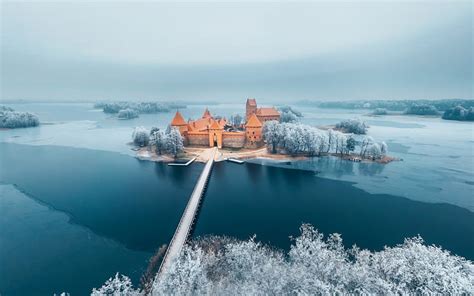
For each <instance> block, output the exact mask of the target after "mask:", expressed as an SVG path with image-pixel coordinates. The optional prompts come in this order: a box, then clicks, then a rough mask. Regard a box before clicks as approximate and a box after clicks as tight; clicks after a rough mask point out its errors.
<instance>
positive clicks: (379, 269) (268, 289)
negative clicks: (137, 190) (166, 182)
mask: <svg viewBox="0 0 474 296" xmlns="http://www.w3.org/2000/svg"><path fill="white" fill-rule="evenodd" d="M472 293H474V264H473V263H472V262H471V261H469V260H466V259H464V258H462V257H459V256H455V255H452V254H450V253H449V252H448V251H445V250H443V249H441V248H440V247H437V246H433V245H431V246H429V245H425V244H424V242H423V240H422V239H421V238H420V237H414V238H408V239H405V241H404V243H403V244H400V245H397V246H394V247H385V248H384V249H383V250H381V251H374V252H372V251H369V250H361V249H359V248H357V247H356V246H354V247H353V248H351V249H346V248H345V247H344V245H343V243H342V237H341V236H340V235H339V234H332V235H329V236H328V237H327V238H325V237H324V235H323V234H322V233H320V232H318V231H317V230H316V229H314V228H313V227H312V226H311V225H303V226H302V227H301V235H300V236H298V237H297V238H296V239H295V240H294V243H293V245H292V246H291V248H290V251H289V252H288V253H287V254H283V252H282V251H278V250H275V249H272V248H269V247H267V246H265V245H263V244H261V243H259V242H257V241H255V239H254V238H252V239H250V240H248V241H237V240H232V239H228V238H218V237H212V238H208V239H205V240H201V241H195V242H194V243H191V244H190V245H188V246H186V247H185V248H184V249H183V251H182V253H181V255H180V257H179V258H178V259H177V260H176V261H175V262H174V264H172V265H171V267H170V268H169V269H168V270H166V272H164V273H163V274H161V276H160V277H159V278H156V279H155V281H154V283H153V288H152V294H153V295H189V294H193V295H235V294H243V295H293V294H298V295H321V294H324V295H326V294H343V295H344V294H370V295H371V294H374V295H386V294H389V295H392V294H403V295H405V294H417V295H418V294H422V295H424V294H427V295H431V294H441V295H444V294H454V295H459V294H472Z"/></svg>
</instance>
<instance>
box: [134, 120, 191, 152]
mask: <svg viewBox="0 0 474 296" xmlns="http://www.w3.org/2000/svg"><path fill="white" fill-rule="evenodd" d="M132 139H133V143H134V144H135V145H137V146H139V147H146V146H149V147H151V148H153V149H154V150H155V152H156V153H157V154H159V155H161V154H164V153H166V154H171V155H173V157H174V158H177V157H178V155H179V153H181V152H182V151H183V150H184V143H183V137H182V136H181V133H180V132H179V130H178V129H177V128H175V127H171V126H168V128H167V129H166V131H163V130H161V129H159V128H157V127H153V128H152V129H151V130H150V131H148V130H147V129H146V128H145V127H143V126H138V127H136V128H135V129H134V130H133V133H132Z"/></svg>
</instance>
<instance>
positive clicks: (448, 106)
mask: <svg viewBox="0 0 474 296" xmlns="http://www.w3.org/2000/svg"><path fill="white" fill-rule="evenodd" d="M296 104H297V105H301V106H315V107H319V108H333V109H367V110H373V111H372V114H373V115H387V114H390V113H389V112H388V111H393V112H396V113H397V114H400V113H401V114H406V115H431V116H441V117H442V118H443V119H446V120H460V121H474V99H442V100H424V99H419V100H417V99H413V100H353V101H308V100H305V101H299V102H297V103H296Z"/></svg>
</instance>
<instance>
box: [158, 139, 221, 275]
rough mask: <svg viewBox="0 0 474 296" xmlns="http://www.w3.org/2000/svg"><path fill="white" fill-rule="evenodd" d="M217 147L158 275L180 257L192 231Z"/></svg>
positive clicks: (185, 211) (204, 170)
mask: <svg viewBox="0 0 474 296" xmlns="http://www.w3.org/2000/svg"><path fill="white" fill-rule="evenodd" d="M216 151H217V148H212V150H211V153H210V154H209V160H208V161H207V163H206V165H205V166H204V169H203V170H202V173H201V175H200V176H199V179H198V181H197V183H196V186H195V187H194V190H193V193H192V194H191V197H190V198H189V201H188V204H187V205H186V208H185V209H184V213H183V215H182V216H181V220H180V221H179V224H178V227H177V228H176V231H175V233H174V235H173V238H172V239H171V242H170V243H169V245H168V248H167V249H166V253H165V256H164V258H163V261H162V262H161V265H160V269H159V271H158V276H160V275H161V274H162V273H163V272H165V271H166V270H167V269H168V268H170V266H171V264H172V263H173V261H174V260H175V259H176V258H178V257H179V254H180V253H181V250H182V248H183V246H184V244H185V243H186V240H187V239H188V236H189V234H190V233H191V230H192V227H193V224H194V221H195V219H196V215H197V213H198V209H199V205H200V203H201V200H202V197H203V195H204V190H205V189H206V186H207V182H208V180H209V176H210V174H211V170H212V165H213V164H214V157H215V155H216Z"/></svg>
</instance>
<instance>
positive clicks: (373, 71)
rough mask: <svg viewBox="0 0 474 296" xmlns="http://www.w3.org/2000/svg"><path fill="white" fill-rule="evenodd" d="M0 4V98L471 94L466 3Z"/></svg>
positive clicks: (468, 3) (469, 10)
mask: <svg viewBox="0 0 474 296" xmlns="http://www.w3.org/2000/svg"><path fill="white" fill-rule="evenodd" d="M0 5H1V19H2V20H1V32H2V35H1V45H0V46H1V58H2V59H1V85H0V87H1V97H0V99H1V100H15V99H28V100H42V101H44V100H88V101H90V100H101V99H147V100H149V99H162V100H176V99H179V100H202V99H205V100H212V101H225V102H230V101H235V100H243V99H244V98H245V97H248V96H253V97H257V98H259V99H263V100H272V101H275V102H285V101H286V102H291V101H295V100H301V99H319V100H336V99H410V98H426V99H440V98H473V97H474V96H473V40H472V39H473V4H472V2H471V1H465V2H462V1H453V2H448V1H432V2H431V1H421V2H410V1H382V2H378V3H377V2H372V1H367V2H360V3H354V2H338V1H336V2H329V1H328V2H322V1H317V2H312V3H309V2H301V3H284V2H259V3H249V2H241V3H235V2H219V3H217V2H206V3H199V2H193V3H170V2H140V3H132V2H106V1H95V2H43V1H35V2H9V1H4V2H2V3H1V4H0ZM239 102H240V101H239Z"/></svg>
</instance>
